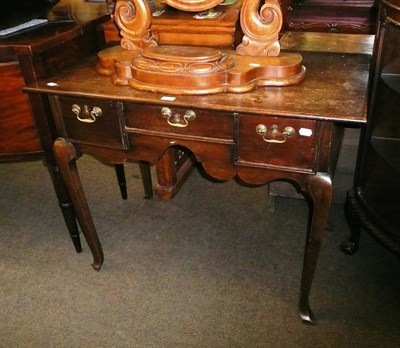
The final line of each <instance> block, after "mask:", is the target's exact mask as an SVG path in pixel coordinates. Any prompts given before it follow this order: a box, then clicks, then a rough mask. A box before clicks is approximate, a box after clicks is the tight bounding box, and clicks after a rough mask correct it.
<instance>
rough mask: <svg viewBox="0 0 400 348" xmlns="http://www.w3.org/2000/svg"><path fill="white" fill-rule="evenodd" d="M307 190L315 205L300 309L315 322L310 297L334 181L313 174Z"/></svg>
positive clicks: (307, 248)
mask: <svg viewBox="0 0 400 348" xmlns="http://www.w3.org/2000/svg"><path fill="white" fill-rule="evenodd" d="M307 192H308V194H309V195H310V197H311V199H312V201H313V205H314V207H313V212H312V220H311V228H310V231H309V233H308V238H307V242H306V249H305V254H304V265H303V275H302V279H301V286H300V300H299V310H300V317H301V319H302V320H303V321H304V322H305V323H313V320H314V319H313V314H312V311H311V309H310V304H309V297H310V290H311V284H312V281H313V278H314V274H315V269H316V266H317V260H318V254H319V250H320V248H321V241H322V236H323V234H324V231H325V228H326V225H327V222H328V216H329V209H330V205H331V202H332V181H331V178H330V176H329V175H327V174H323V173H317V175H314V176H311V177H310V178H309V179H308V181H307Z"/></svg>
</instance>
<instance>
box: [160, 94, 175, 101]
mask: <svg viewBox="0 0 400 348" xmlns="http://www.w3.org/2000/svg"><path fill="white" fill-rule="evenodd" d="M175 99H176V97H169V96H167V95H164V96H163V97H161V100H166V101H174V100H175Z"/></svg>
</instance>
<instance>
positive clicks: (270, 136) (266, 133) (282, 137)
mask: <svg viewBox="0 0 400 348" xmlns="http://www.w3.org/2000/svg"><path fill="white" fill-rule="evenodd" d="M256 132H257V134H259V135H261V136H262V138H263V140H264V141H266V142H267V143H275V144H282V143H284V142H285V141H286V140H287V138H288V137H291V136H293V135H295V134H296V131H295V130H294V128H293V127H285V129H284V130H283V132H281V131H280V130H279V129H278V126H277V125H275V124H274V125H272V126H271V127H270V129H268V127H267V126H265V125H263V124H259V125H258V126H257V127H256Z"/></svg>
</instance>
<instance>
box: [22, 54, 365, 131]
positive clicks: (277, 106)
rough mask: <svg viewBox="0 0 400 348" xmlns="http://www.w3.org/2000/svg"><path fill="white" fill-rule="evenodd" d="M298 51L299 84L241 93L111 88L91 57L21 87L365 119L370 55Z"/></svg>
mask: <svg viewBox="0 0 400 348" xmlns="http://www.w3.org/2000/svg"><path fill="white" fill-rule="evenodd" d="M301 54H302V56H303V64H304V66H305V67H306V69H307V72H306V76H305V79H304V80H303V81H302V82H301V83H300V84H298V85H293V86H285V87H260V88H258V89H257V90H255V91H252V92H247V93H242V94H235V93H222V94H214V95H200V96H191V95H177V96H165V95H162V94H158V93H151V92H141V91H138V90H135V89H133V88H131V87H129V86H116V85H114V84H113V83H112V82H111V78H110V77H108V76H103V75H99V74H98V73H97V72H96V71H95V66H96V57H89V58H88V59H84V60H82V61H80V62H79V63H78V64H77V65H75V66H74V67H72V68H71V69H67V70H64V71H62V72H60V73H59V74H57V75H55V76H53V77H52V78H49V79H45V80H41V81H37V82H36V83H34V84H32V85H30V86H28V87H26V88H25V89H24V90H25V91H26V92H30V93H44V94H53V95H54V94H57V95H64V96H73V97H86V98H95V99H101V100H113V101H122V102H134V103H142V104H155V105H163V106H168V105H174V106H185V107H188V106H189V107H196V108H198V109H207V110H223V111H231V112H238V113H252V114H268V115H271V116H282V117H301V118H304V119H319V120H328V121H334V122H344V123H353V124H362V123H365V122H366V118H367V107H366V105H367V92H368V80H369V66H370V59H371V57H370V55H367V54H345V53H337V52H301ZM164 97H171V100H165V98H164Z"/></svg>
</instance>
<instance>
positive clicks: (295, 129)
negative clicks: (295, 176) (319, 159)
mask: <svg viewBox="0 0 400 348" xmlns="http://www.w3.org/2000/svg"><path fill="white" fill-rule="evenodd" d="M315 133H316V122H315V121H313V120H301V119H293V118H283V117H270V116H263V115H240V116H239V132H238V149H237V163H238V164H244V165H253V166H257V167H276V168H277V169H285V170H288V169H289V170H294V171H301V172H309V171H313V168H314V162H315V137H316V135H315Z"/></svg>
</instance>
